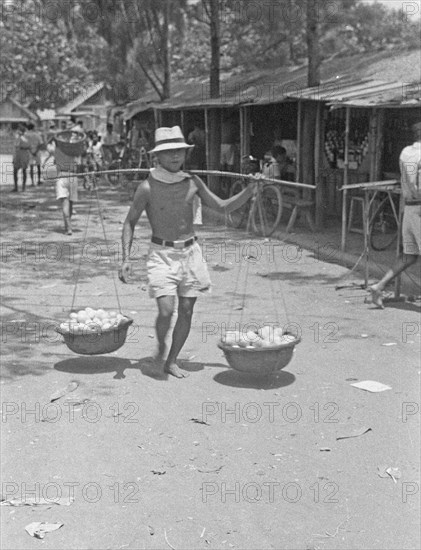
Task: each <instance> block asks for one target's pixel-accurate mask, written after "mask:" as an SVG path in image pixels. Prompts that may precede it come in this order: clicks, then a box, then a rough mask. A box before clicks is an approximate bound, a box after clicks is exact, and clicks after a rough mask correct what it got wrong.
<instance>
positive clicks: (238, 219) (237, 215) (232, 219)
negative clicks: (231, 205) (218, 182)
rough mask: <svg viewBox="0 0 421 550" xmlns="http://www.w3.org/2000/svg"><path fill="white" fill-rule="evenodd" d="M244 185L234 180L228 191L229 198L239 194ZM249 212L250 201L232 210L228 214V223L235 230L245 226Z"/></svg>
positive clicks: (240, 181)
mask: <svg viewBox="0 0 421 550" xmlns="http://www.w3.org/2000/svg"><path fill="white" fill-rule="evenodd" d="M245 187H246V185H245V183H244V182H243V181H242V180H236V181H234V183H233V184H232V186H231V191H230V195H229V196H230V198H231V197H233V196H234V195H237V194H238V193H240V192H241V191H242V190H243V189H245ZM249 212H250V201H247V202H246V204H244V205H243V206H241V207H240V208H237V210H233V211H232V212H230V213H229V214H228V216H227V217H228V223H229V224H230V225H231V226H232V227H236V228H237V229H238V228H240V227H243V226H245V224H246V222H247V218H248V215H249Z"/></svg>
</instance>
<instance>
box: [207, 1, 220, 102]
mask: <svg viewBox="0 0 421 550" xmlns="http://www.w3.org/2000/svg"><path fill="white" fill-rule="evenodd" d="M219 4H220V2H219V0H210V2H209V4H208V5H209V10H210V36H211V66H210V96H211V97H219V66H220V62H219V56H220V28H219Z"/></svg>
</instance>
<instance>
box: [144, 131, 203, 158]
mask: <svg viewBox="0 0 421 550" xmlns="http://www.w3.org/2000/svg"><path fill="white" fill-rule="evenodd" d="M192 147H194V145H189V144H188V143H186V141H185V139H184V136H183V132H182V131H181V128H180V126H173V127H172V128H157V129H156V130H155V147H154V148H153V149H151V150H150V151H149V153H158V152H159V151H169V150H171V149H191V148H192Z"/></svg>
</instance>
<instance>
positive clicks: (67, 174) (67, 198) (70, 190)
mask: <svg viewBox="0 0 421 550" xmlns="http://www.w3.org/2000/svg"><path fill="white" fill-rule="evenodd" d="M83 135H84V134H83ZM47 151H48V156H47V158H46V159H45V160H44V163H43V167H45V165H46V163H47V161H48V160H49V158H50V157H53V158H54V164H55V168H56V175H57V178H56V199H57V200H58V201H60V203H61V210H62V213H63V220H64V232H65V233H66V235H72V233H73V232H72V216H73V214H74V203H76V202H77V200H78V177H77V176H76V175H75V173H76V172H77V167H78V166H79V165H80V157H71V156H68V155H66V154H64V153H63V152H62V151H61V150H60V149H59V147H57V143H56V141H55V139H54V137H52V138H51V140H50V142H49V143H48V144H47Z"/></svg>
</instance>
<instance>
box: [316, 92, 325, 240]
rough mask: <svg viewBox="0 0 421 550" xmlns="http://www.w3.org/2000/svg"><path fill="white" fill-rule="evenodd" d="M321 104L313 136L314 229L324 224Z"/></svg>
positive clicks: (318, 106)
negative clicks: (321, 171)
mask: <svg viewBox="0 0 421 550" xmlns="http://www.w3.org/2000/svg"><path fill="white" fill-rule="evenodd" d="M322 108H323V105H322V103H320V102H319V103H318V104H317V113H316V129H315V136H314V183H315V185H316V191H315V195H316V197H315V201H316V227H317V228H318V229H319V228H320V227H323V224H324V223H323V222H324V208H325V200H324V183H323V181H322V179H321V177H320V156H321V148H320V144H321V126H322V124H321V122H322V121H321V118H322Z"/></svg>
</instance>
